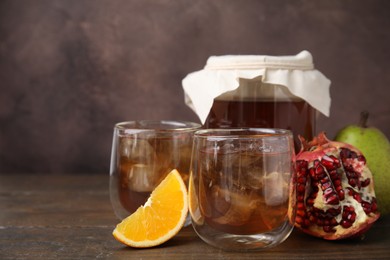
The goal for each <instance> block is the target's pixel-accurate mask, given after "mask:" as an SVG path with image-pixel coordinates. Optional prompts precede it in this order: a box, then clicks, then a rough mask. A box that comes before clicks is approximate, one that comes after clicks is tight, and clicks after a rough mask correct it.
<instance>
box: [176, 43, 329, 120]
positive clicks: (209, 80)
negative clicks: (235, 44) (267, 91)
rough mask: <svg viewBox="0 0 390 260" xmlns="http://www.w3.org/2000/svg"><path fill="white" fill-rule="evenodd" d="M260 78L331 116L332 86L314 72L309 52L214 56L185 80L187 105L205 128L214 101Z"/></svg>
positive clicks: (319, 74) (183, 82) (327, 80)
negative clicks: (243, 83) (240, 80)
mask: <svg viewBox="0 0 390 260" xmlns="http://www.w3.org/2000/svg"><path fill="white" fill-rule="evenodd" d="M257 77H261V78H262V81H263V82H264V83H268V84H275V85H282V86H285V87H287V88H288V89H289V91H290V92H291V93H292V94H293V95H295V96H297V97H299V98H301V99H303V100H305V101H306V102H307V103H309V104H310V105H311V106H312V107H313V108H315V109H317V110H318V111H320V112H321V113H322V114H324V115H325V116H329V112H330V105H331V98H330V83H331V82H330V80H329V79H328V78H326V77H325V76H324V75H323V74H322V73H321V72H320V71H318V70H315V69H314V64H313V57H312V55H311V54H310V52H308V51H306V50H305V51H302V52H300V53H299V54H297V55H295V56H266V55H224V56H211V57H209V58H208V60H207V63H206V66H205V67H204V69H203V70H199V71H195V72H192V73H189V74H188V75H187V76H186V77H185V78H184V79H183V80H182V85H183V89H184V98H185V103H186V104H187V105H188V106H189V107H190V108H191V109H192V110H193V111H194V112H195V113H196V114H197V115H198V117H199V119H200V121H201V122H202V124H204V123H205V121H206V118H207V116H208V114H209V112H210V109H211V107H212V105H213V101H214V98H216V97H218V96H220V95H222V94H224V93H226V92H228V91H233V90H235V89H237V88H238V87H239V79H240V78H242V79H254V78H257Z"/></svg>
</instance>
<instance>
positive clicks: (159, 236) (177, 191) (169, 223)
mask: <svg viewBox="0 0 390 260" xmlns="http://www.w3.org/2000/svg"><path fill="white" fill-rule="evenodd" d="M187 196H188V195H187V189H186V185H185V183H184V181H183V179H182V178H181V176H180V174H179V172H178V171H177V170H173V171H172V172H170V173H169V174H168V175H167V176H166V177H165V179H164V180H163V181H162V182H161V183H160V184H159V185H158V186H157V187H156V188H155V189H154V190H153V192H152V194H151V195H150V197H149V199H148V200H147V202H146V203H145V204H144V205H143V206H140V207H139V208H138V209H137V210H136V211H135V212H134V213H133V214H131V215H130V216H128V217H127V218H125V219H124V220H122V222H121V223H119V224H118V225H117V226H116V228H115V229H114V231H113V233H112V234H113V236H114V237H115V239H117V240H118V241H120V242H122V243H123V244H125V245H128V246H131V247H139V248H145V247H153V246H157V245H160V244H162V243H164V242H166V241H168V240H169V239H171V238H172V237H173V236H175V235H176V234H177V233H178V232H179V231H180V229H181V228H182V227H183V225H184V222H185V220H186V217H187V213H188V202H187Z"/></svg>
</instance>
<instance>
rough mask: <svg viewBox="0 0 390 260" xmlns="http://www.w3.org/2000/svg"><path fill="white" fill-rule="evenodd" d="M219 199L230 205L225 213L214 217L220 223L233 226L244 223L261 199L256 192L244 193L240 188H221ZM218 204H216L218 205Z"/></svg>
mask: <svg viewBox="0 0 390 260" xmlns="http://www.w3.org/2000/svg"><path fill="white" fill-rule="evenodd" d="M219 193H220V196H219V201H222V204H224V205H225V207H227V206H229V207H228V208H227V210H226V209H225V211H226V212H225V213H224V214H223V215H222V216H220V217H218V218H215V219H214V222H216V223H219V224H228V225H232V226H241V225H244V224H245V223H246V222H247V221H248V220H249V218H250V217H251V215H252V214H253V212H254V211H255V210H256V208H257V207H258V205H260V203H261V201H260V200H259V198H258V197H257V196H256V195H254V193H249V194H248V193H243V192H241V191H239V190H234V191H232V190H227V189H220V192H219ZM217 205H218V204H214V206H217Z"/></svg>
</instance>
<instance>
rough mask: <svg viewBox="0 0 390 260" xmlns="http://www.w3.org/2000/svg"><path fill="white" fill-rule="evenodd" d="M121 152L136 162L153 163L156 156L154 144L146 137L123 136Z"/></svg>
mask: <svg viewBox="0 0 390 260" xmlns="http://www.w3.org/2000/svg"><path fill="white" fill-rule="evenodd" d="M119 154H120V156H121V157H126V158H127V159H128V160H131V161H134V162H136V163H143V164H151V163H152V162H153V161H154V159H155V156H156V153H155V150H154V148H153V146H152V145H151V144H150V143H149V142H148V141H147V140H144V139H137V138H131V137H123V138H121V139H120V142H119Z"/></svg>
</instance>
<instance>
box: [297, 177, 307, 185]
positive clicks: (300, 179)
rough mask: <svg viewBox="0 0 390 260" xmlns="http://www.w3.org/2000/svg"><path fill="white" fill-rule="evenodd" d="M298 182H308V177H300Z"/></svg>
mask: <svg viewBox="0 0 390 260" xmlns="http://www.w3.org/2000/svg"><path fill="white" fill-rule="evenodd" d="M297 182H298V183H301V184H306V177H303V176H302V177H299V178H298V180H297Z"/></svg>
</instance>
